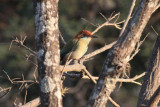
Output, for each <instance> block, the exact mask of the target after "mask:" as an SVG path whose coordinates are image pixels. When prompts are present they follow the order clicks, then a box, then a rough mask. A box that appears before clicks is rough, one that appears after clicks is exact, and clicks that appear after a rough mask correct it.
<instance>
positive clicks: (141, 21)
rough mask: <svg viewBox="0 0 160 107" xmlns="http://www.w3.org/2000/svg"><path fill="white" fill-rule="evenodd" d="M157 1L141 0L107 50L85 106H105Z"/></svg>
mask: <svg viewBox="0 0 160 107" xmlns="http://www.w3.org/2000/svg"><path fill="white" fill-rule="evenodd" d="M158 1H159V0H141V2H140V3H139V6H138V8H137V9H136V11H135V12H134V14H133V15H132V17H131V19H130V21H129V23H128V25H127V27H126V29H125V31H124V33H123V34H122V36H121V37H120V38H119V39H118V41H117V43H116V44H115V45H114V46H113V48H112V49H111V50H110V51H109V53H108V55H107V58H106V60H105V62H104V65H103V68H102V72H101V74H100V77H99V80H98V82H97V84H96V85H95V87H94V89H93V92H92V94H91V96H90V98H89V101H88V105H87V107H105V105H106V102H107V101H108V97H109V96H110V94H111V92H112V91H113V90H114V88H115V85H116V83H117V81H116V78H118V77H119V76H120V74H121V73H122V72H123V71H124V70H125V68H126V65H127V63H128V61H129V60H130V58H131V57H132V54H133V51H134V50H135V47H136V44H137V43H138V42H139V39H140V37H141V34H142V31H143V30H144V28H145V26H146V24H147V22H148V20H149V18H150V17H151V15H152V13H153V11H154V9H155V7H156V6H157V3H158Z"/></svg>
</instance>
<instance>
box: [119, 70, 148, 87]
mask: <svg viewBox="0 0 160 107" xmlns="http://www.w3.org/2000/svg"><path fill="white" fill-rule="evenodd" d="M145 74H146V73H145V72H144V73H142V74H140V75H138V76H135V77H133V78H130V79H121V78H120V79H119V78H117V82H129V83H135V84H138V85H142V84H141V83H139V82H136V81H135V80H137V79H139V78H141V77H143V76H144V75H145Z"/></svg>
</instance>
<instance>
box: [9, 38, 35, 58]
mask: <svg viewBox="0 0 160 107" xmlns="http://www.w3.org/2000/svg"><path fill="white" fill-rule="evenodd" d="M25 39H26V37H24V39H22V38H21V40H19V39H18V38H17V37H16V38H15V40H12V41H11V44H10V48H9V50H10V49H11V46H12V44H13V42H15V43H16V44H17V45H18V46H21V47H23V48H24V49H26V50H27V51H29V52H30V53H32V54H33V55H34V56H36V52H35V51H33V50H32V49H30V48H28V47H27V46H25V45H24V41H25Z"/></svg>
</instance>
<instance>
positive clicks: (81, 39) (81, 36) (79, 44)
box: [60, 30, 97, 64]
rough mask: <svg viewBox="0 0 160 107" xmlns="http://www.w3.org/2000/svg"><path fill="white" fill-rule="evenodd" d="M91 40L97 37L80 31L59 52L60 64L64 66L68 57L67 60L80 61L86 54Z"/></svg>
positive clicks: (86, 31)
mask: <svg viewBox="0 0 160 107" xmlns="http://www.w3.org/2000/svg"><path fill="white" fill-rule="evenodd" d="M92 38H97V36H95V35H92V33H91V32H90V31H88V30H82V31H80V32H79V33H78V34H77V35H76V36H75V37H74V38H73V39H71V40H69V41H68V42H67V44H66V45H65V46H64V47H63V48H62V49H61V51H60V57H61V61H62V64H65V62H66V61H67V59H68V57H69V56H70V57H69V60H70V59H72V60H78V59H80V58H81V57H82V56H83V55H84V54H85V53H86V52H87V50H88V45H89V43H90V41H91V40H92ZM73 47H74V48H73ZM71 52H72V53H71ZM70 54H71V55H70Z"/></svg>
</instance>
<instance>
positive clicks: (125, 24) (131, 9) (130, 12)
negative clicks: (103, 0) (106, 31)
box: [119, 0, 136, 37]
mask: <svg viewBox="0 0 160 107" xmlns="http://www.w3.org/2000/svg"><path fill="white" fill-rule="evenodd" d="M135 2H136V0H133V1H132V5H131V8H130V10H129V14H128V16H127V19H126V21H125V23H124V25H123V28H122V30H121V33H120V34H119V37H120V36H121V35H122V33H123V32H124V30H125V29H126V26H127V24H128V21H129V20H130V19H131V15H132V12H133V9H134V6H135Z"/></svg>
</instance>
